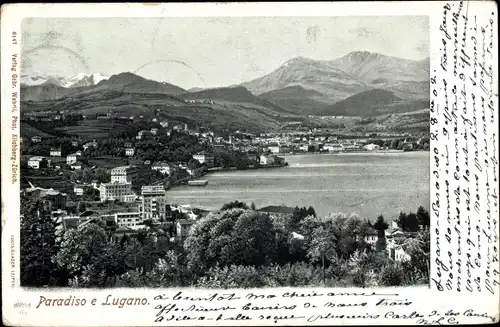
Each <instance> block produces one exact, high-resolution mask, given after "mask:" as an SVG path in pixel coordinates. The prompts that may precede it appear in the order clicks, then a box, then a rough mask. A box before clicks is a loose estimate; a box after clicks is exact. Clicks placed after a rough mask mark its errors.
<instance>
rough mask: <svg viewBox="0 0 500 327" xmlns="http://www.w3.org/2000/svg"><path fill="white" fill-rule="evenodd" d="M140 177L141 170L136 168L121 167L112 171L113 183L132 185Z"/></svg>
mask: <svg viewBox="0 0 500 327" xmlns="http://www.w3.org/2000/svg"><path fill="white" fill-rule="evenodd" d="M138 175H139V169H138V168H137V167H134V166H119V167H115V168H113V169H111V183H132V181H133V180H134V179H135V178H136V177H137V176H138Z"/></svg>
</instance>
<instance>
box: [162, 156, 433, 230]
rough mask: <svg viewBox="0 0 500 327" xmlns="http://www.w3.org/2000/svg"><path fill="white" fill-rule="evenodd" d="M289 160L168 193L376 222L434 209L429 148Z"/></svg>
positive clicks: (200, 202) (214, 203)
mask: <svg viewBox="0 0 500 327" xmlns="http://www.w3.org/2000/svg"><path fill="white" fill-rule="evenodd" d="M286 161H287V162H288V163H289V166H288V167H282V168H270V169H258V170H246V171H226V172H217V173H211V174H208V175H206V176H205V177H203V179H206V180H208V185H207V186H205V187H194V186H179V187H175V188H173V189H171V190H169V191H168V192H167V197H168V199H169V201H171V202H173V203H178V204H191V205H192V206H193V207H199V208H205V209H210V210H214V209H219V208H220V207H221V206H222V205H223V204H224V203H227V202H230V201H234V200H240V201H243V202H247V203H251V202H254V203H255V205H256V206H257V208H259V207H263V206H267V205H280V204H283V205H287V206H296V205H299V206H310V205H311V206H313V207H314V209H315V210H316V212H317V213H318V214H320V215H326V214H329V213H332V212H344V213H353V212H355V213H358V214H360V215H361V216H362V217H366V218H370V219H371V220H372V221H373V220H374V219H375V218H376V217H377V216H378V215H380V214H382V215H384V217H386V218H388V219H391V218H393V217H394V216H396V215H398V214H399V212H400V211H405V212H409V211H410V210H411V211H413V212H415V211H416V209H417V207H418V206H420V205H423V206H424V207H425V208H426V209H427V210H428V209H429V202H430V195H429V152H399V153H351V154H331V155H314V154H305V155H295V156H288V157H286Z"/></svg>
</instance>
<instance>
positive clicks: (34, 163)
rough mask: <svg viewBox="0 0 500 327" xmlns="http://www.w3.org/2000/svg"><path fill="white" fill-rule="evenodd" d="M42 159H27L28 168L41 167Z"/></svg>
mask: <svg viewBox="0 0 500 327" xmlns="http://www.w3.org/2000/svg"><path fill="white" fill-rule="evenodd" d="M44 159H45V158H43V157H31V158H29V159H28V167H30V168H33V169H39V168H40V166H42V161H43V160H44Z"/></svg>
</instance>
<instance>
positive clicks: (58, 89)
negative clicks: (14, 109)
mask: <svg viewBox="0 0 500 327" xmlns="http://www.w3.org/2000/svg"><path fill="white" fill-rule="evenodd" d="M72 92H73V90H72V89H68V88H65V87H62V86H58V85H55V84H51V83H44V84H40V85H32V86H23V85H21V89H20V94H21V101H45V100H53V99H59V98H62V97H64V96H66V95H67V94H70V93H72Z"/></svg>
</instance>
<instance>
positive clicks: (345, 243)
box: [19, 16, 451, 289]
mask: <svg viewBox="0 0 500 327" xmlns="http://www.w3.org/2000/svg"><path fill="white" fill-rule="evenodd" d="M20 34H21V36H22V44H21V53H20V58H19V61H20V63H21V64H22V65H21V69H20V92H19V98H20V99H19V100H20V118H19V124H20V125H19V126H20V135H19V137H20V140H19V141H20V145H19V147H20V157H19V158H20V179H19V181H20V199H21V200H20V216H21V219H20V249H19V251H20V254H19V255H20V283H21V287H26V288H28V287H29V288H141V287H144V288H187V287H189V288H193V287H194V288H200V289H201V288H205V289H238V288H241V289H247V288H278V287H310V288H312V287H328V288H375V287H423V288H428V287H429V281H430V275H431V271H430V253H431V245H430V243H431V242H430V225H431V218H430V215H429V211H430V203H431V201H430V193H431V192H430V162H431V161H430V151H429V149H430V132H429V130H430V123H429V116H430V104H429V100H430V72H429V70H430V69H429V63H430V59H429V57H430V50H429V48H430V46H429V43H430V41H429V17H428V16H359V17H358V16H337V17H307V16H304V17H264V16H263V17H257V16H256V17H163V18H151V17H145V18H141V17H131V18H126V17H124V18H115V17H95V18H60V17H33V18H25V19H23V21H22V25H21V30H20ZM450 60H451V59H450ZM443 242H444V241H443Z"/></svg>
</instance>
